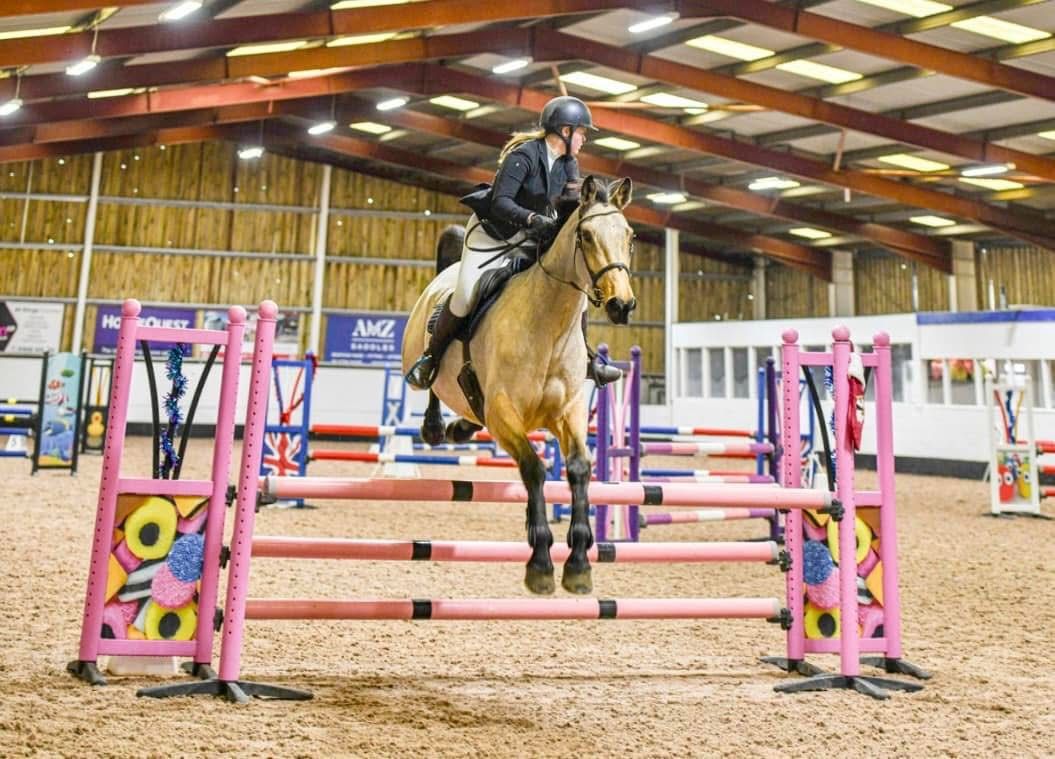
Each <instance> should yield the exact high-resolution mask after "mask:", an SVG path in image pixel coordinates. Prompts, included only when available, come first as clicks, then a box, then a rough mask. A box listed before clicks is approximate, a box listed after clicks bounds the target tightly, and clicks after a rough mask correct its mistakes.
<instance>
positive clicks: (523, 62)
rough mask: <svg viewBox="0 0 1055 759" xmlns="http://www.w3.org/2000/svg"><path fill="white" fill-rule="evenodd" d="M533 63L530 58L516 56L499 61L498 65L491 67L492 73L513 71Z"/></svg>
mask: <svg viewBox="0 0 1055 759" xmlns="http://www.w3.org/2000/svg"><path fill="white" fill-rule="evenodd" d="M529 63H531V59H530V58H514V59H513V60H511V61H506V62H505V63H499V64H498V65H497V66H492V67H491V73H492V74H508V73H510V72H512V71H519V70H520V69H522V68H524V67H525V66H527V65H528V64H529Z"/></svg>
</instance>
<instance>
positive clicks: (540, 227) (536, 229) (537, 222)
mask: <svg viewBox="0 0 1055 759" xmlns="http://www.w3.org/2000/svg"><path fill="white" fill-rule="evenodd" d="M528 229H530V230H531V232H532V233H533V234H535V235H536V236H538V237H546V236H548V235H552V234H554V233H555V232H556V231H557V220H556V219H554V218H551V217H549V216H546V214H542V213H536V214H533V215H532V216H531V221H529V222H528Z"/></svg>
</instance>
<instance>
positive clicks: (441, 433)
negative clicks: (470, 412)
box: [421, 390, 447, 445]
mask: <svg viewBox="0 0 1055 759" xmlns="http://www.w3.org/2000/svg"><path fill="white" fill-rule="evenodd" d="M446 433H447V427H446V425H445V424H444V421H443V412H442V411H440V399H439V398H437V397H436V393H434V392H432V391H431V390H429V405H428V406H427V407H426V408H425V418H424V419H423V420H422V422H421V439H422V441H424V442H426V443H428V444H429V445H439V444H440V443H442V442H443V441H444V440H445V439H446Z"/></svg>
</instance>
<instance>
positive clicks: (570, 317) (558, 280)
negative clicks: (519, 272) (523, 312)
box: [524, 211, 586, 333]
mask: <svg viewBox="0 0 1055 759" xmlns="http://www.w3.org/2000/svg"><path fill="white" fill-rule="evenodd" d="M578 219H579V214H578V211H576V212H575V213H574V214H572V215H571V217H570V218H569V219H568V221H567V223H565V225H564V227H563V228H562V229H561V231H560V234H558V235H557V239H556V240H554V242H553V245H551V246H550V249H549V250H548V251H546V254H545V256H544V257H543V258H542V260H541V262H540V263H538V264H535V266H533V267H531V269H529V270H528V271H527V272H526V273H525V275H524V285H525V287H524V291H525V292H526V293H529V297H530V300H531V303H530V304H529V308H530V309H532V310H530V311H529V312H528V313H529V314H530V316H529V318H530V320H531V323H532V324H535V325H537V324H539V323H540V322H546V323H552V324H553V327H552V328H551V329H552V332H553V333H558V332H559V331H560V328H562V327H567V326H568V325H574V326H576V327H578V324H579V314H580V313H581V312H582V308H583V305H584V303H585V300H586V295H585V294H583V293H582V292H581V291H580V290H577V289H576V288H575V287H573V286H572V284H570V283H574V284H575V285H577V286H579V287H583V286H584V282H583V281H582V280H583V274H584V269H583V267H582V265H578V266H577V265H576V250H575V247H576V244H575V229H576V227H577V226H578ZM547 272H548V273H547Z"/></svg>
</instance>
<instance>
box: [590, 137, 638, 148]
mask: <svg viewBox="0 0 1055 759" xmlns="http://www.w3.org/2000/svg"><path fill="white" fill-rule="evenodd" d="M593 144H594V145H600V146H601V147H602V148H611V149H612V150H634V149H635V148H639V147H641V143H640V142H634V141H633V140H624V139H623V138H622V137H602V138H600V139H599V140H593Z"/></svg>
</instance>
